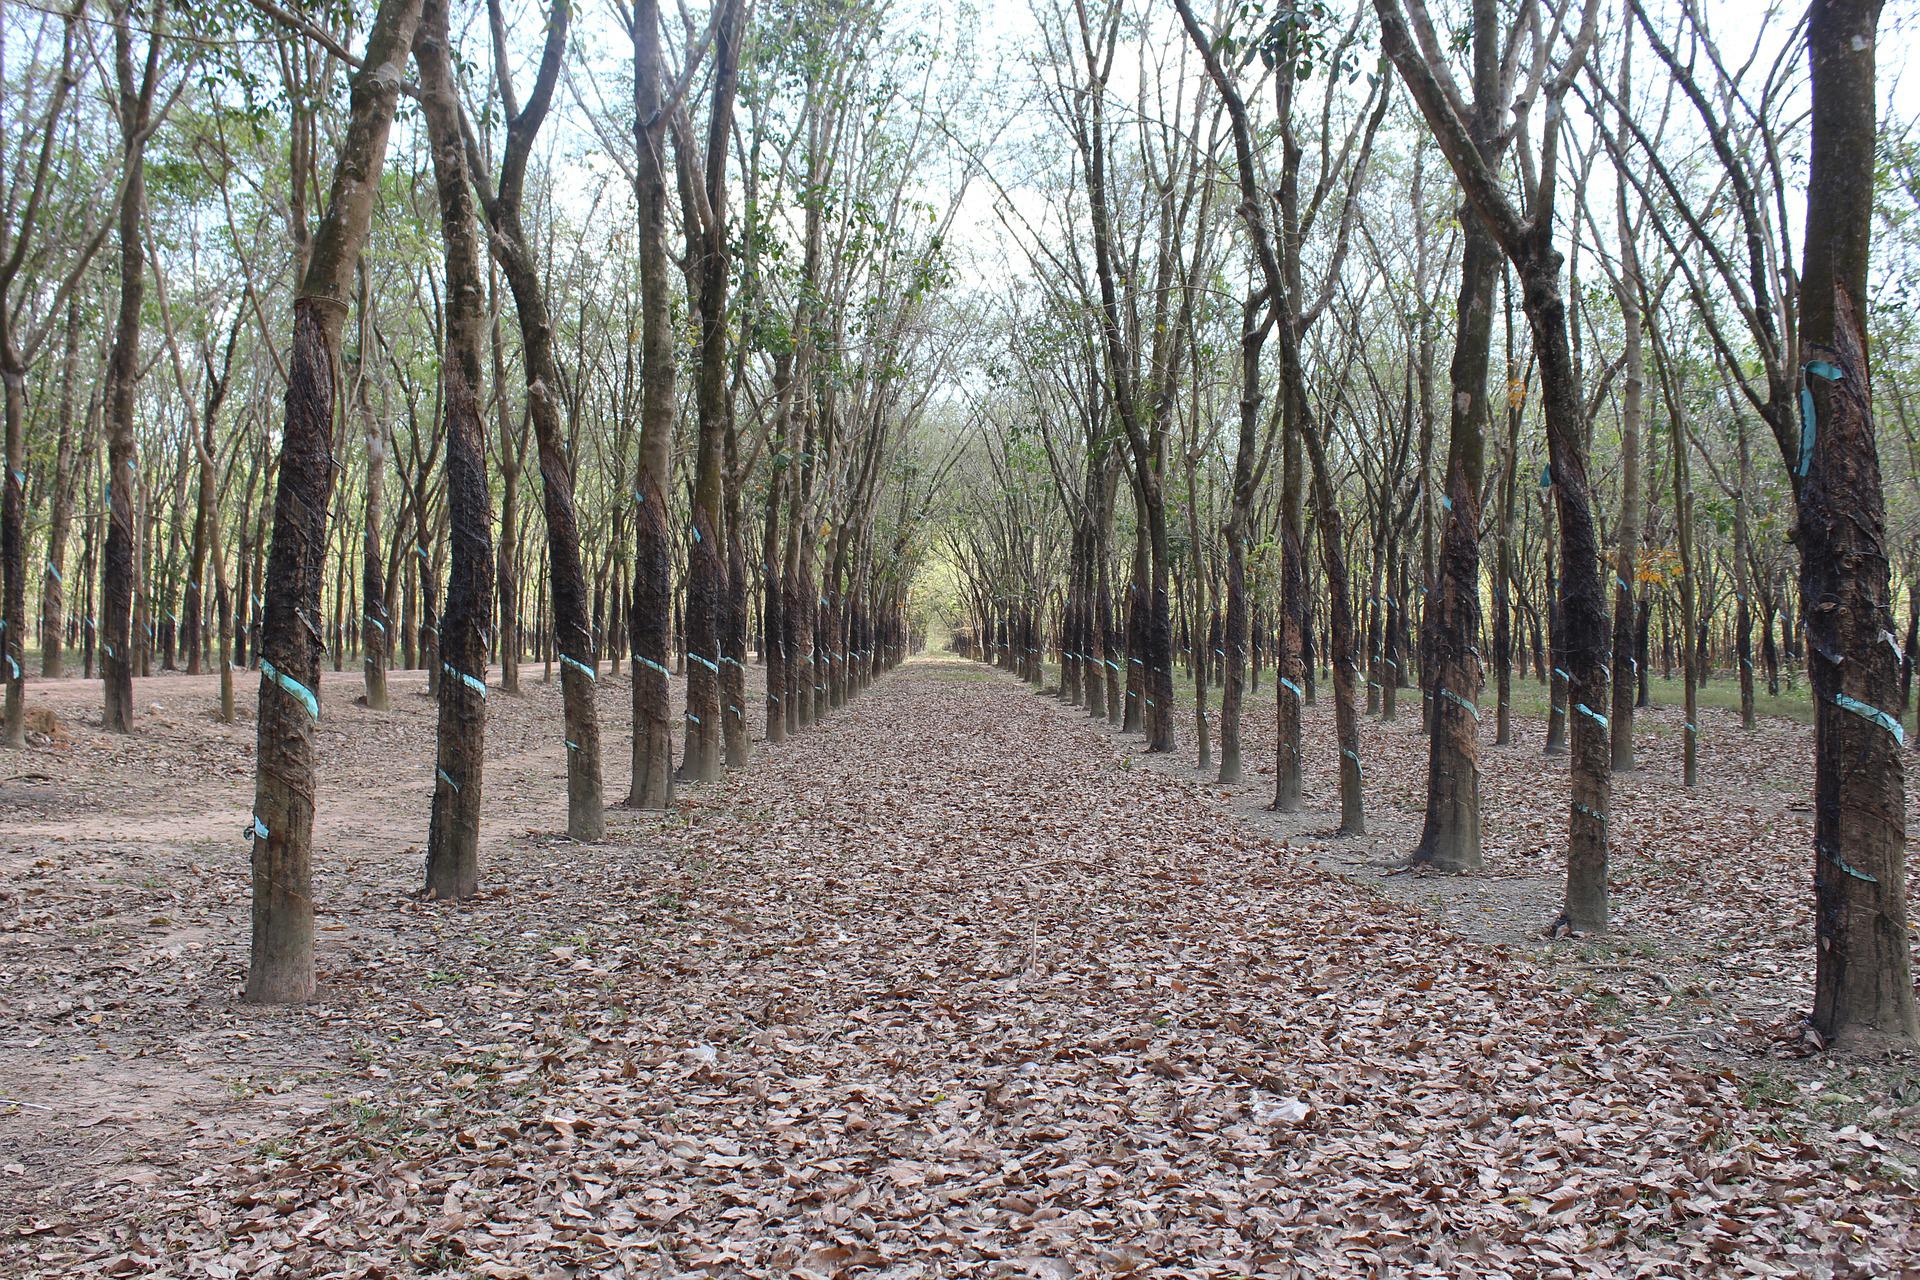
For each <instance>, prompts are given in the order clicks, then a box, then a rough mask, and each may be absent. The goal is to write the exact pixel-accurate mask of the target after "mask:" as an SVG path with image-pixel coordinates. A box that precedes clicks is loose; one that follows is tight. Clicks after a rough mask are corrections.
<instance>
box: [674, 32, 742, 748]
mask: <svg viewBox="0 0 1920 1280" xmlns="http://www.w3.org/2000/svg"><path fill="white" fill-rule="evenodd" d="M725 2H726V4H727V11H726V15H725V16H724V17H723V18H722V19H721V20H720V22H719V23H718V25H717V26H716V28H715V32H714V39H715V42H716V48H715V65H714V79H713V99H712V110H711V113H710V116H709V119H708V129H707V144H706V154H705V160H706V170H705V174H704V179H705V187H704V190H701V191H700V194H702V195H703V196H704V200H703V201H700V202H695V203H694V207H691V208H689V209H688V210H687V218H688V222H689V224H690V225H689V234H688V240H689V245H690V247H691V248H690V252H692V253H693V255H694V261H695V268H694V269H693V271H692V273H691V274H693V275H695V276H696V278H697V279H698V282H699V289H698V294H697V301H698V304H699V315H700V367H699V381H698V384H697V387H696V395H695V400H694V403H695V410H696V413H697V415H698V420H699V431H698V436H697V440H698V443H697V452H696V454H695V456H694V481H693V512H692V522H691V525H690V527H689V530H688V533H689V536H690V537H691V539H692V545H691V546H690V547H688V549H687V659H688V662H687V712H686V719H687V737H686V752H685V754H684V756H683V757H682V759H681V765H680V771H681V775H682V776H683V777H685V778H686V779H687V780H689V781H692V782H711V781H713V780H714V779H716V778H718V777H719V776H720V768H721V764H722V750H723V733H722V724H721V718H720V717H721V713H722V709H723V705H724V702H725V699H724V698H722V696H721V680H720V662H721V659H722V658H723V657H725V654H724V653H723V652H722V649H721V625H722V621H723V617H724V614H725V612H726V608H727V603H726V602H727V596H728V593H729V592H730V591H731V589H732V588H731V584H730V583H729V581H728V575H727V553H728V547H729V545H730V544H729V542H728V541H727V539H728V536H729V535H728V533H727V530H726V528H725V520H726V511H725V505H726V499H725V487H726V486H725V468H726V436H727V433H728V431H729V430H730V429H731V427H732V414H731V412H730V409H729V405H728V400H727V395H728V392H727V284H728V280H727V270H728V261H729V258H728V249H727V241H726V237H727V202H726V173H727V153H728V149H729V144H730V141H731V139H732V134H733V99H734V95H735V92H736V91H737V89H738V85H739V66H740V7H741V3H742V2H743V0H725ZM677 150H679V151H680V156H681V161H682V167H683V171H684V170H685V169H686V168H690V167H691V165H690V163H689V161H690V157H688V156H687V155H686V153H685V149H684V143H683V144H682V146H680V147H679V148H677ZM682 183H683V189H684V190H688V191H693V190H700V189H698V188H695V187H694V185H693V183H692V182H691V180H690V175H689V176H683V178H682Z"/></svg>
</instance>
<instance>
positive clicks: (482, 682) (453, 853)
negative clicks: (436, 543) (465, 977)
mask: <svg viewBox="0 0 1920 1280" xmlns="http://www.w3.org/2000/svg"><path fill="white" fill-rule="evenodd" d="M413 50H414V60H415V62H416V63H417V64H418V65H419V68H420V102H421V109H422V111H423V113H424V114H425V115H426V117H427V132H428V136H429V138H430V140H431V142H432V147H433V175H434V186H435V187H436V189H437V193H438V195H439V200H440V234H441V238H442V240H443V241H444V242H445V248H446V353H445V357H444V359H443V361H442V363H441V375H440V376H441V382H442V392H441V431H442V433H443V435H444V439H445V452H444V453H443V455H442V456H443V459H444V461H443V463H442V465H443V466H444V467H445V468H446V483H447V513H448V523H447V537H448V542H449V544H450V551H449V556H448V559H449V564H448V569H447V599H446V605H445V607H444V608H442V610H441V612H440V663H441V680H440V695H439V697H440V722H439V734H438V757H437V759H438V767H437V768H436V770H435V773H434V789H433V814H432V818H431V821H430V822H429V824H428V827H427V875H426V892H427V896H428V897H429V898H452V899H459V898H468V897H472V896H473V895H474V894H475V893H477V892H479V889H480V789H481V779H482V774H483V770H484V766H485V763H486V757H485V750H484V748H485V743H486V730H487V649H488V645H487V618H488V616H489V612H490V610H491V607H492V603H493V538H492V535H493V509H492V502H491V498H490V496H489V494H488V490H487V447H486V428H485V426H484V425H483V424H482V421H481V416H480V395H481V390H482V386H483V382H482V377H483V375H482V374H481V359H482V346H483V343H484V341H485V332H486V318H487V293H486V284H485V282H484V280H483V278H482V276H481V271H480V236H479V222H478V219H477V216H476V210H475V208H474V202H473V185H472V183H471V182H470V181H469V179H468V171H467V157H466V152H465V149H464V146H463V144H462V141H461V136H460V104H459V98H458V96H457V94H458V90H457V89H456V88H455V86H454V79H453V63H452V51H451V50H450V49H449V48H448V33H447V0H425V3H424V4H423V5H422V6H421V13H420V27H419V30H418V31H417V32H416V33H415V35H414V40H413Z"/></svg>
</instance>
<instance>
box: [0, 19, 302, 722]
mask: <svg viewBox="0 0 1920 1280" xmlns="http://www.w3.org/2000/svg"><path fill="white" fill-rule="evenodd" d="M150 20H151V21H152V22H153V23H154V25H155V27H156V29H155V30H154V31H153V32H152V33H151V34H149V36H148V57H147V65H146V68H145V74H144V76H143V77H141V79H140V80H139V81H136V76H135V71H134V65H133V62H134V59H133V36H132V31H131V30H130V16H129V13H128V7H127V6H124V5H123V6H121V7H120V8H118V9H116V10H115V12H114V14H113V44H114V74H115V78H116V80H117V83H118V86H119V94H118V97H117V100H116V104H115V105H116V108H117V114H118V116H119V121H120V138H121V165H122V171H121V183H120V206H119V209H118V210H117V211H116V215H115V220H116V230H117V232H118V235H119V243H120V314H119V318H118V320H117V321H116V323H115V327H114V334H113V346H112V349H111V351H110V352H109V354H108V356H107V396H106V428H107V538H106V548H105V551H104V553H103V556H102V571H101V575H100V605H101V607H100V623H101V636H100V652H101V664H100V670H101V676H102V679H103V682H104V685H105V689H104V694H105V712H104V718H103V723H104V725H105V727H106V729H107V730H108V731H109V732H112V733H132V732H133V666H134V652H133V613H134V607H133V603H134V602H133V595H134V528H133V513H134V489H135V483H136V481H137V479H138V475H137V469H138V466H139V462H138V460H137V453H138V446H137V444H136V442H135V440H134V410H135V405H134V397H135V393H136V391H137V383H138V381H139V377H140V372H139V366H140V313H141V305H142V303H143V301H144V299H145V297H146V269H147V266H146V256H145V250H144V247H143V241H142V237H141V230H140V229H141V224H142V222H143V221H144V212H145V208H146V187H147V159H146V150H147V138H148V134H149V132H150V131H151V126H152V113H153V99H154V91H155V89H156V88H157V87H158V85H157V79H156V65H157V58H158V53H157V50H158V47H159V45H160V44H161V41H162V36H161V34H160V32H159V30H158V29H157V28H158V26H159V24H160V22H161V19H160V17H159V16H157V15H156V16H154V17H153V18H151V19H150ZM9 400H10V401H11V397H9ZM18 483H19V482H18V481H17V480H16V479H15V477H14V475H13V468H12V467H11V466H9V468H8V474H7V476H6V485H7V493H8V497H7V500H8V501H10V502H18V501H19V495H18V494H17V493H16V492H15V491H14V487H15V485H16V484H18ZM323 512H324V506H323ZM321 518H322V519H323V520H324V518H325V517H324V514H323V515H322V517H321ZM9 611H10V606H9ZM5 642H6V649H7V659H8V662H9V663H10V664H12V665H11V666H10V667H9V672H8V678H9V687H8V691H7V698H8V701H9V703H11V702H12V701H13V700H14V699H15V697H16V696H17V695H16V692H15V690H14V688H13V684H14V683H15V677H14V675H13V672H14V671H15V670H16V669H17V667H18V657H19V654H18V649H19V637H17V636H7V637H5ZM11 710H12V708H11V707H9V713H10V714H9V721H11V719H12V716H11Z"/></svg>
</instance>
